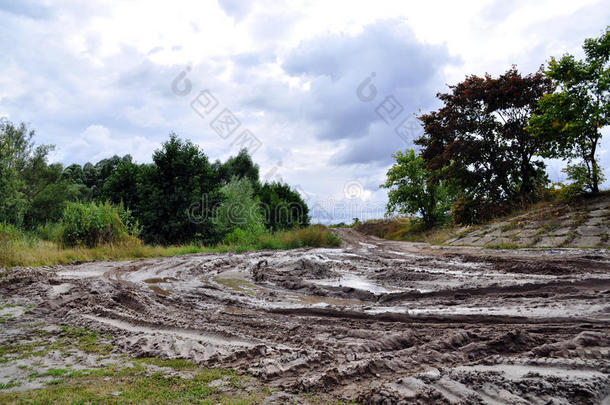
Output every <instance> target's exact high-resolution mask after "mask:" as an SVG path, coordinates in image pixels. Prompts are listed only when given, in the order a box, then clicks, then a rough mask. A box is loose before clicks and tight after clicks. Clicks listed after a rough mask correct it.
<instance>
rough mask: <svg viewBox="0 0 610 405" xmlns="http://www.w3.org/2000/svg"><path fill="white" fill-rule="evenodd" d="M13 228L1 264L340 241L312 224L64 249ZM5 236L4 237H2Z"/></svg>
mask: <svg viewBox="0 0 610 405" xmlns="http://www.w3.org/2000/svg"><path fill="white" fill-rule="evenodd" d="M19 232H20V231H17V230H14V232H13V233H11V236H10V238H9V237H8V236H7V237H4V236H6V235H5V234H3V233H2V229H0V267H8V268H10V267H14V266H52V265H56V264H68V263H75V262H90V261H98V260H132V259H143V258H152V257H166V256H176V255H183V254H192V253H225V252H232V251H233V252H237V253H241V252H245V251H252V250H261V249H295V248H302V247H337V246H340V245H341V240H340V239H339V238H338V237H337V236H336V235H334V234H333V233H332V232H331V231H330V230H329V229H328V228H326V227H325V226H322V225H312V226H309V227H306V228H301V229H296V230H292V231H282V232H275V233H264V234H262V235H261V236H260V237H258V239H257V240H256V241H254V242H253V243H252V242H249V243H239V242H238V243H235V244H231V245H227V244H219V245H217V246H201V245H196V244H187V245H180V246H153V245H146V244H143V243H142V242H140V241H139V240H137V239H135V238H132V239H130V240H129V241H127V242H124V243H115V244H105V245H100V246H97V247H92V248H87V247H83V246H76V247H71V248H68V247H66V248H62V247H61V245H59V244H58V243H55V242H51V241H46V240H37V239H32V238H30V239H27V238H26V235H25V234H24V233H19ZM3 238H4V239H3Z"/></svg>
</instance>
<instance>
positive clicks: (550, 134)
mask: <svg viewBox="0 0 610 405" xmlns="http://www.w3.org/2000/svg"><path fill="white" fill-rule="evenodd" d="M583 49H584V51H585V60H576V59H575V58H574V56H572V55H564V56H563V57H562V58H561V59H559V60H557V59H555V58H552V59H551V61H550V62H549V67H548V69H547V70H546V71H545V74H546V75H547V76H548V77H549V78H550V79H552V80H553V82H554V83H556V84H557V86H558V89H557V92H555V93H552V94H547V95H546V96H544V97H542V98H541V99H540V102H539V108H540V113H539V114H536V115H534V116H533V117H532V118H531V120H530V126H529V130H530V131H531V132H532V133H533V134H534V135H535V136H536V137H537V138H538V139H540V140H541V141H542V142H543V149H542V155H543V156H546V157H554V158H563V159H568V161H572V160H573V159H575V158H580V159H581V160H582V163H581V164H579V165H575V166H574V165H572V166H571V167H572V169H569V172H571V173H573V174H574V173H578V176H577V177H582V174H585V175H586V178H587V180H586V181H582V180H580V181H579V180H578V179H576V180H577V181H576V183H579V184H582V186H583V187H585V189H586V190H588V191H591V192H593V193H597V192H599V183H600V179H601V178H602V169H601V168H600V166H599V163H597V160H596V153H597V147H598V144H599V140H600V139H601V136H602V135H601V128H603V127H604V126H606V125H608V124H609V123H610V63H609V57H610V27H608V28H606V31H605V33H604V34H603V35H601V36H600V37H599V38H590V39H587V40H585V43H584V46H583ZM578 167H580V168H581V169H582V170H580V169H577V168H578ZM572 178H574V175H573V176H572Z"/></svg>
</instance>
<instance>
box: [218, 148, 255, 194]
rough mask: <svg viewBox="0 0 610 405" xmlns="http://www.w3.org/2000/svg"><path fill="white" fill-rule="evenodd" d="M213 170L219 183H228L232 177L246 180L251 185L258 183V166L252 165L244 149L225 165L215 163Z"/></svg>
mask: <svg viewBox="0 0 610 405" xmlns="http://www.w3.org/2000/svg"><path fill="white" fill-rule="evenodd" d="M213 168H214V171H215V172H216V176H217V179H218V181H219V182H220V183H225V184H226V183H229V182H230V181H231V180H232V179H233V178H234V177H237V178H239V179H241V178H246V179H248V180H250V182H251V183H252V184H253V185H257V183H258V176H259V173H258V166H257V165H256V164H254V162H253V161H252V158H251V157H250V155H249V154H248V151H247V150H246V149H242V150H240V151H239V153H238V154H237V156H234V157H230V158H229V159H227V161H226V162H225V163H220V162H219V161H216V162H215V163H214V165H213ZM255 188H256V187H255ZM255 191H258V190H255Z"/></svg>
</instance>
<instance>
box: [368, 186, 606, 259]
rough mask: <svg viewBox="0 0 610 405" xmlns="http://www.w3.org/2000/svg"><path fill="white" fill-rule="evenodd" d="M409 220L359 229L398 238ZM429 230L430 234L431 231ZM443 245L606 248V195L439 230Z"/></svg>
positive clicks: (383, 222) (539, 206)
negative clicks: (473, 224) (488, 221)
mask: <svg viewBox="0 0 610 405" xmlns="http://www.w3.org/2000/svg"><path fill="white" fill-rule="evenodd" d="M408 222H409V220H407V219H395V220H394V219H393V220H374V221H369V222H366V223H363V224H361V225H359V226H358V227H357V230H358V231H359V232H362V233H365V234H368V235H375V236H380V237H389V238H390V239H393V238H399V239H400V238H401V237H402V236H401V235H402V233H403V232H405V229H408V228H409V226H408V224H407V223H408ZM429 233H432V234H434V230H431V231H430V232H429ZM438 233H439V234H438V235H437V239H438V240H437V241H435V242H434V243H441V242H442V243H443V245H446V246H479V247H493V248H595V249H608V248H610V194H608V195H602V196H599V197H595V198H590V199H585V200H582V201H578V202H575V203H572V204H564V203H544V204H538V205H537V206H536V208H532V209H530V210H529V211H527V212H525V213H521V214H518V215H513V216H512V217H507V218H504V219H502V220H497V221H494V222H491V223H489V224H484V225H478V226H465V227H461V228H453V229H443V230H439V232H438Z"/></svg>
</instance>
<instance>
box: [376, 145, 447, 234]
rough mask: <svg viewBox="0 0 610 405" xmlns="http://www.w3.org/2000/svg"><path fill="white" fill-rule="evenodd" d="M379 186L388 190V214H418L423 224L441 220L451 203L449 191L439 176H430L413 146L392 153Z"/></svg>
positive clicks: (443, 218) (432, 223) (433, 223)
mask: <svg viewBox="0 0 610 405" xmlns="http://www.w3.org/2000/svg"><path fill="white" fill-rule="evenodd" d="M392 157H393V158H394V159H396V163H394V165H392V167H391V168H390V169H389V170H388V173H387V179H386V182H385V183H384V184H382V185H381V187H383V188H387V189H388V190H389V191H388V200H389V201H388V204H387V212H388V214H393V213H398V214H403V215H405V214H419V215H421V217H422V220H423V222H424V224H425V225H426V226H432V225H435V224H437V223H440V222H443V221H444V220H445V218H446V217H447V212H448V211H449V208H450V207H451V202H452V198H451V192H450V189H449V188H448V187H447V186H446V185H445V183H444V182H443V181H442V180H431V179H429V177H428V172H427V171H426V163H425V161H424V159H422V157H421V156H419V155H417V154H416V153H415V151H414V150H413V149H410V150H407V151H405V152H404V153H403V152H401V151H399V152H396V153H395V154H393V155H392Z"/></svg>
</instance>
